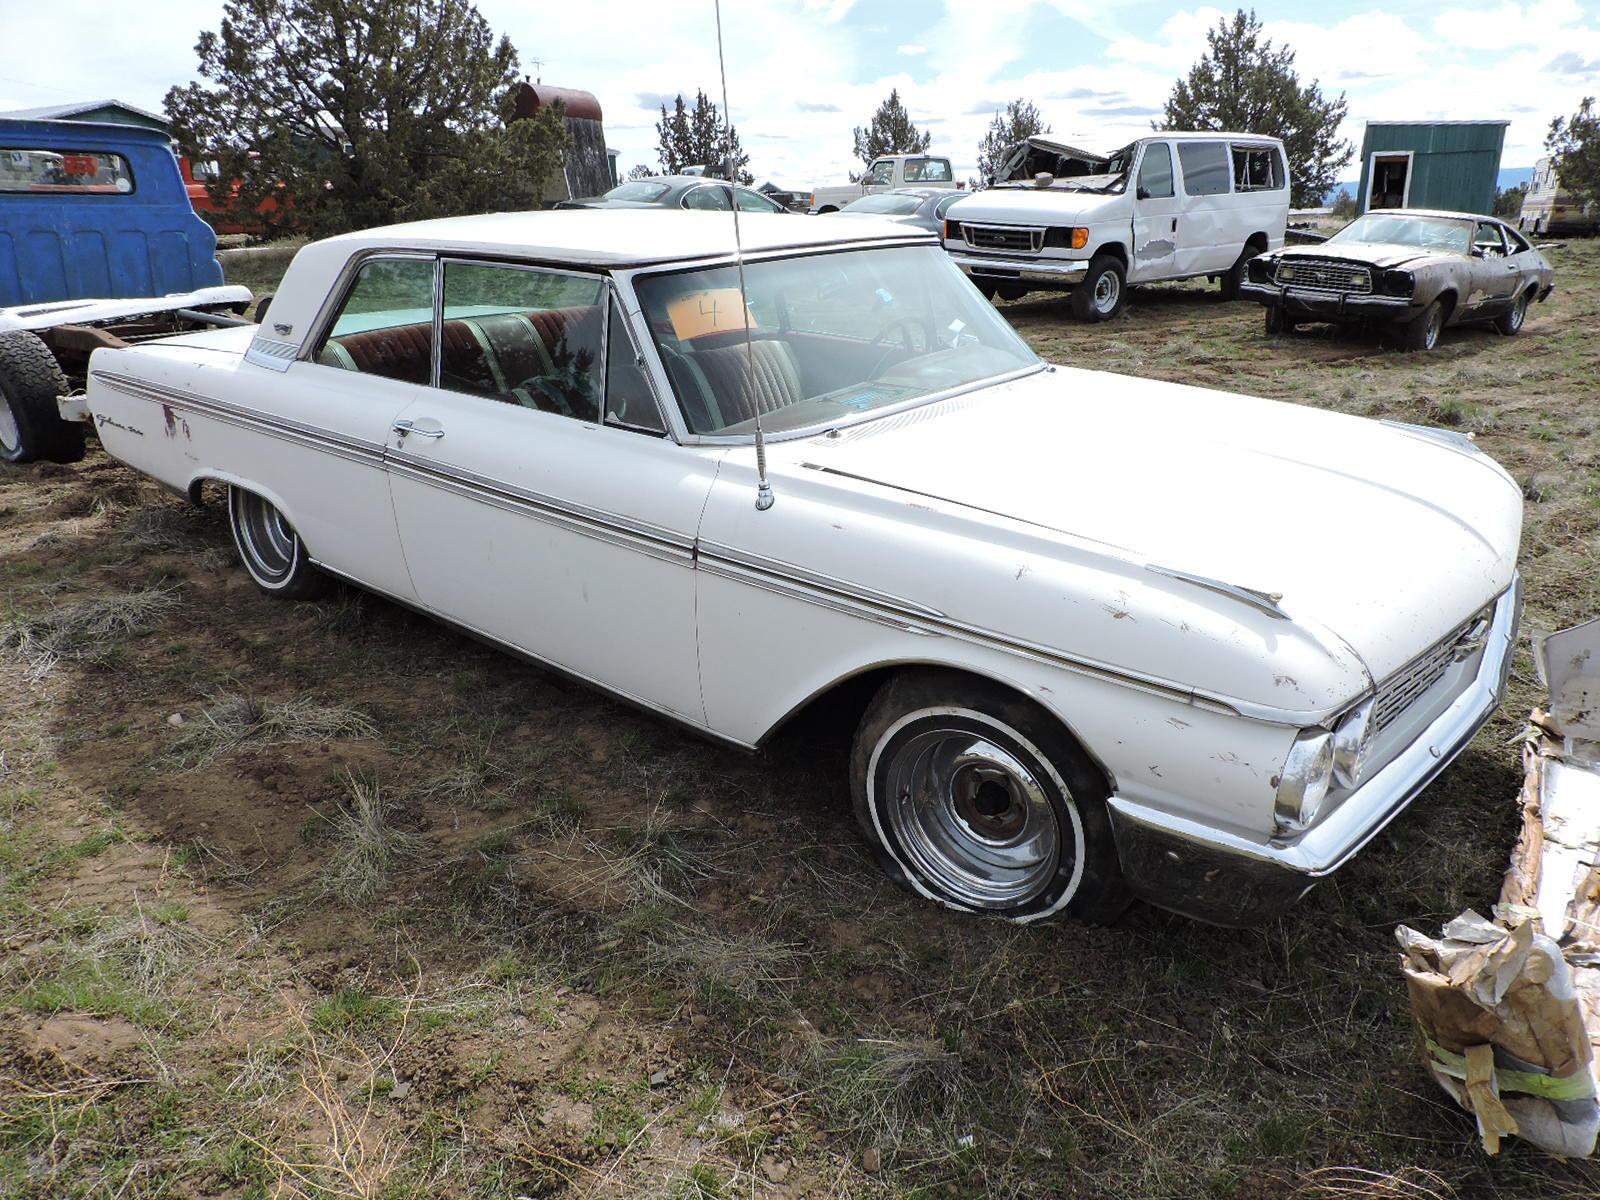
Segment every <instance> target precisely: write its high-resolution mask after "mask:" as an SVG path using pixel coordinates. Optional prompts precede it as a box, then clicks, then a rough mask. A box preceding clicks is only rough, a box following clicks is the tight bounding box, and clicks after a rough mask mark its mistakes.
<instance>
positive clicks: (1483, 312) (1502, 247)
mask: <svg viewBox="0 0 1600 1200" xmlns="http://www.w3.org/2000/svg"><path fill="white" fill-rule="evenodd" d="M1470 270H1471V273H1472V295H1471V298H1470V299H1469V301H1468V308H1469V309H1470V310H1471V314H1472V316H1474V317H1493V316H1497V315H1499V314H1500V313H1502V312H1504V311H1505V310H1506V309H1508V308H1510V307H1511V299H1512V296H1513V295H1514V294H1515V291H1516V288H1515V285H1516V280H1517V264H1516V263H1515V262H1513V261H1512V260H1511V258H1510V256H1509V255H1507V254H1506V243H1505V237H1504V236H1503V235H1502V234H1501V232H1500V223H1499V222H1498V221H1479V222H1478V223H1477V224H1476V225H1475V226H1474V228H1473V231H1472V265H1471V268H1470Z"/></svg>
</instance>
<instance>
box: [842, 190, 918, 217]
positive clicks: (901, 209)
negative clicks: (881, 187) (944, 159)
mask: <svg viewBox="0 0 1600 1200" xmlns="http://www.w3.org/2000/svg"><path fill="white" fill-rule="evenodd" d="M922 199H923V198H922V197H921V196H902V195H900V194H899V193H897V192H875V193H873V194H872V195H870V196H863V197H861V199H859V200H852V201H850V203H849V204H846V205H845V206H844V211H845V212H863V213H889V214H891V215H893V216H904V215H905V214H907V213H914V212H916V211H917V209H918V208H920V207H921V206H922Z"/></svg>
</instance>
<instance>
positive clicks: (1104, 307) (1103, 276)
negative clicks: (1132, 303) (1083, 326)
mask: <svg viewBox="0 0 1600 1200" xmlns="http://www.w3.org/2000/svg"><path fill="white" fill-rule="evenodd" d="M1127 297H1128V273H1127V271H1126V270H1124V269H1123V266H1122V261H1121V260H1120V259H1116V258H1113V257H1111V255H1109V254H1097V255H1095V257H1094V258H1092V259H1090V260H1089V270H1088V271H1087V272H1086V273H1085V274H1084V277H1083V282H1082V283H1079V284H1077V285H1076V286H1075V287H1074V288H1073V289H1072V314H1073V316H1075V317H1077V318H1078V320H1080V321H1109V320H1111V318H1112V317H1114V316H1116V315H1117V314H1118V313H1119V312H1121V311H1122V305H1123V302H1124V301H1125V300H1126V299H1127Z"/></svg>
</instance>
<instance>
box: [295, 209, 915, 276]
mask: <svg viewBox="0 0 1600 1200" xmlns="http://www.w3.org/2000/svg"><path fill="white" fill-rule="evenodd" d="M739 233H740V240H741V242H742V243H743V248H744V249H745V250H746V251H747V252H752V253H754V252H760V251H763V250H782V249H789V248H802V247H807V246H825V245H830V244H833V243H836V242H841V241H872V240H875V239H878V238H885V237H895V238H903V237H911V236H922V237H926V236H928V235H925V234H923V235H914V234H909V233H908V232H907V231H906V229H905V228H904V227H903V226H899V225H895V224H893V223H891V222H886V223H885V224H884V226H883V228H882V229H879V230H873V229H870V228H865V227H852V228H851V229H850V230H849V231H844V230H841V229H840V227H839V226H837V225H833V224H831V223H830V224H827V225H823V224H819V223H816V222H812V221H797V220H795V219H794V217H793V215H792V214H787V213H741V214H740V215H739ZM316 247H326V248H328V249H329V250H335V251H337V252H338V253H339V255H340V257H344V258H347V257H349V255H350V254H351V253H353V252H355V251H357V250H365V249H394V250H405V249H413V248H414V249H419V250H430V251H440V250H442V251H459V252H463V253H473V254H485V253H487V254H506V255H515V256H517V257H521V258H532V259H540V260H543V261H546V262H556V263H560V262H566V263H571V264H573V265H575V266H593V267H601V268H607V267H627V266H639V265H643V264H646V263H660V262H677V261H680V260H687V259H697V258H711V257H716V256H719V255H725V254H732V253H733V250H734V243H733V222H732V221H731V220H730V219H729V217H728V214H727V213H724V212H693V211H684V210H680V209H661V208H654V207H652V208H646V209H549V210H540V211H535V212H509V213H486V214H484V215H482V216H475V217H444V218H441V219H438V220H433V221H413V222H411V223H409V224H405V225H389V226H385V227H383V228H379V229H367V230H362V231H360V232H357V233H345V234H340V235H339V236H337V237H332V238H328V239H327V240H325V241H322V242H316V243H313V244H312V246H308V247H307V249H308V250H309V249H314V248H316Z"/></svg>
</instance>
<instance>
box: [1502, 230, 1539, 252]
mask: <svg viewBox="0 0 1600 1200" xmlns="http://www.w3.org/2000/svg"><path fill="white" fill-rule="evenodd" d="M1504 233H1505V235H1506V241H1507V242H1508V243H1509V244H1510V250H1511V253H1512V254H1521V253H1522V252H1523V251H1524V250H1532V249H1533V247H1532V246H1530V245H1528V239H1527V238H1525V237H1523V236H1522V235H1521V234H1520V233H1518V232H1517V231H1516V230H1515V229H1513V228H1511V226H1509V225H1507V226H1506V227H1505V229H1504Z"/></svg>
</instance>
